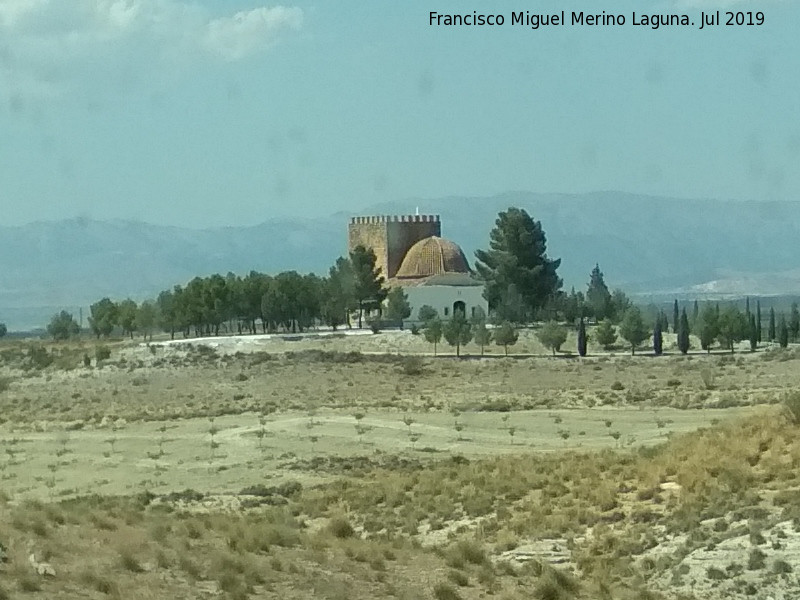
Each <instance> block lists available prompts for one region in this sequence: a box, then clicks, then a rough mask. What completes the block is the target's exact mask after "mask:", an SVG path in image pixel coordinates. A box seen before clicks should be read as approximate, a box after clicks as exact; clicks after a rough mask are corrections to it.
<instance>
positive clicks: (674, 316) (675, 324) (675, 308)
mask: <svg viewBox="0 0 800 600" xmlns="http://www.w3.org/2000/svg"><path fill="white" fill-rule="evenodd" d="M679 321H680V313H679V312H678V299H677V298H676V299H675V302H674V303H673V304H672V332H673V333H678V328H679V327H680V322H679Z"/></svg>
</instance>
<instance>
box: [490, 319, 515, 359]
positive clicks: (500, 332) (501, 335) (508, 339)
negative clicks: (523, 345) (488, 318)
mask: <svg viewBox="0 0 800 600" xmlns="http://www.w3.org/2000/svg"><path fill="white" fill-rule="evenodd" d="M518 339H519V333H518V332H517V330H516V329H514V326H513V325H512V324H511V323H509V322H508V321H506V322H504V323H501V324H500V326H498V327H497V329H495V330H494V343H495V344H497V345H498V346H502V347H503V350H504V351H505V355H506V356H508V347H509V346H513V345H514V344H516V343H517V340H518Z"/></svg>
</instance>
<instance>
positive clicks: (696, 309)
mask: <svg viewBox="0 0 800 600" xmlns="http://www.w3.org/2000/svg"><path fill="white" fill-rule="evenodd" d="M699 316H700V304H699V303H698V302H697V300H695V301H694V308H693V309H692V324H694V323H697V317H699Z"/></svg>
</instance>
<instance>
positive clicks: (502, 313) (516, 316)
mask: <svg viewBox="0 0 800 600" xmlns="http://www.w3.org/2000/svg"><path fill="white" fill-rule="evenodd" d="M530 316H531V311H530V308H529V307H528V306H527V305H526V303H525V299H524V298H523V297H522V294H520V293H519V290H518V289H517V286H516V284H514V283H512V284H509V286H508V288H507V289H506V292H505V294H503V296H502V297H501V298H500V302H499V303H498V304H497V306H496V307H495V309H494V318H495V322H498V323H502V322H503V321H508V322H509V323H527V322H528V321H529V320H530Z"/></svg>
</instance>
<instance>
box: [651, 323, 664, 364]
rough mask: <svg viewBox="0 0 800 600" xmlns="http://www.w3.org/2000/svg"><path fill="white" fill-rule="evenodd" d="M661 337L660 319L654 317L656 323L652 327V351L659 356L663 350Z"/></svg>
mask: <svg viewBox="0 0 800 600" xmlns="http://www.w3.org/2000/svg"><path fill="white" fill-rule="evenodd" d="M663 346H664V344H663V339H662V337H661V319H656V324H655V326H654V327H653V352H654V353H655V355H656V356H661V353H662V352H663Z"/></svg>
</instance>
